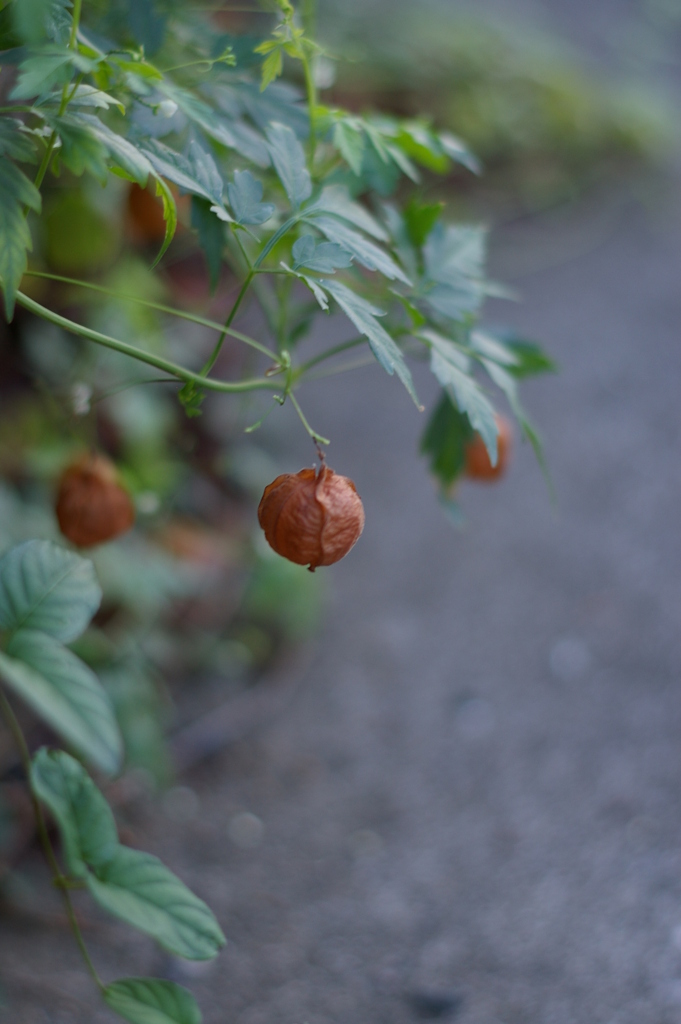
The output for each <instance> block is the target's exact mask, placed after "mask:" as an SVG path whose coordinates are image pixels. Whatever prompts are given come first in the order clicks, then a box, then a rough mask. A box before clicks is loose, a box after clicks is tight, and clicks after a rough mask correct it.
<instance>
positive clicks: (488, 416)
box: [417, 330, 499, 466]
mask: <svg viewBox="0 0 681 1024" xmlns="http://www.w3.org/2000/svg"><path fill="white" fill-rule="evenodd" d="M417 336H418V337H419V338H421V339H422V340H423V341H425V342H426V344H427V345H428V346H429V347H430V350H431V357H430V368H431V370H432V371H433V374H434V375H435V377H436V378H437V379H438V381H439V382H440V384H441V385H442V386H443V387H444V388H446V389H447V390H448V391H449V393H450V394H451V395H452V396H453V397H454V399H455V400H456V404H457V406H458V408H459V410H460V411H461V412H465V413H466V414H467V416H468V419H469V420H470V422H471V426H472V427H473V429H474V430H477V431H478V433H479V434H480V435H481V437H482V439H483V441H484V442H485V447H486V448H487V451H488V452H489V457H490V459H491V462H492V465H493V466H494V465H496V461H497V434H498V432H499V431H498V427H497V422H496V417H495V412H494V407H493V406H492V404H491V402H490V401H489V399H488V398H487V396H486V395H485V393H484V391H483V390H482V388H481V387H480V385H479V384H478V382H477V381H476V380H475V378H474V377H472V376H471V374H470V372H469V364H468V360H467V358H466V356H465V355H464V354H463V353H462V352H461V351H460V350H459V349H458V348H457V347H456V346H455V345H454V344H453V342H451V341H450V340H449V339H448V338H443V337H442V335H440V334H437V333H436V332H435V331H431V330H421V331H419V333H418V335H417Z"/></svg>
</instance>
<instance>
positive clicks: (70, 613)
mask: <svg viewBox="0 0 681 1024" xmlns="http://www.w3.org/2000/svg"><path fill="white" fill-rule="evenodd" d="M101 600H102V591H101V589H100V586H99V583H98V582H97V577H96V576H95V570H94V567H93V565H92V562H90V561H88V560H87V559H86V558H81V557H80V556H79V555H74V554H73V553H72V552H70V551H65V550H64V548H60V547H58V546H57V545H56V544H53V543H52V542H51V541H48V540H29V541H26V542H25V543H23V544H18V545H16V547H13V548H11V549H10V550H9V551H8V552H7V553H6V554H4V555H3V556H2V558H0V629H4V630H9V631H12V632H14V631H15V630H18V629H32V630H40V632H42V633H47V634H49V636H51V637H54V639H55V640H60V641H61V642H62V643H70V642H71V641H72V640H75V639H76V637H79V636H80V634H81V633H82V632H83V631H84V630H85V628H86V626H87V625H88V623H89V621H90V619H91V618H92V616H93V615H94V614H95V612H96V611H97V609H98V608H99V604H100V601H101Z"/></svg>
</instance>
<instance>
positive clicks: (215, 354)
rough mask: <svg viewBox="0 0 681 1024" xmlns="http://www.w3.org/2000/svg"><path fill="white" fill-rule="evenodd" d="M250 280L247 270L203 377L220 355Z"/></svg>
mask: <svg viewBox="0 0 681 1024" xmlns="http://www.w3.org/2000/svg"><path fill="white" fill-rule="evenodd" d="M252 280H253V271H252V270H249V272H248V274H247V275H246V280H245V281H244V283H243V284H242V285H241V288H240V290H239V294H238V295H237V297H236V299H235V300H234V305H233V306H232V308H231V310H230V313H229V316H228V317H227V319H226V320H225V324H224V327H223V328H222V332H221V334H220V337H219V338H218V340H217V344H216V345H215V348H214V349H213V351H212V352H211V354H210V356H209V358H208V362H207V363H206V365H205V366H204V367H203V369H202V370H201V373H202V374H203V375H204V376H207V375H208V374H209V373H210V371H211V370H212V369H213V367H214V366H215V363H216V361H217V358H218V356H219V355H220V350H221V348H222V346H223V344H224V340H225V338H226V337H227V332H228V330H229V328H230V327H231V324H232V321H233V319H234V317H235V316H236V314H237V311H238V309H239V306H240V305H241V302H242V300H243V298H244V296H245V294H246V292H247V291H248V289H249V287H250V284H251V281H252Z"/></svg>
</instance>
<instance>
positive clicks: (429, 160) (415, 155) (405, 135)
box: [396, 121, 450, 174]
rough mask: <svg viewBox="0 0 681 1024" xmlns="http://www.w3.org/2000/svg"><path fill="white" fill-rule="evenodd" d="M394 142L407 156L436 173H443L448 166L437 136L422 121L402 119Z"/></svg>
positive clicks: (447, 160)
mask: <svg viewBox="0 0 681 1024" xmlns="http://www.w3.org/2000/svg"><path fill="white" fill-rule="evenodd" d="M396 143H397V145H398V146H399V148H400V149H401V150H402V152H403V153H405V154H406V155H407V156H408V157H411V158H412V159H413V160H417V161H418V162H419V163H420V164H422V165H423V166H424V167H427V168H428V170H430V171H435V173H436V174H444V173H445V172H446V170H447V168H448V167H449V166H450V164H449V159H448V157H447V156H446V154H445V152H444V149H443V147H442V145H441V144H440V139H439V137H438V136H437V135H436V134H435V132H433V131H431V129H430V128H429V126H428V125H427V124H426V123H425V122H423V121H402V122H401V123H400V125H399V130H398V131H397V137H396Z"/></svg>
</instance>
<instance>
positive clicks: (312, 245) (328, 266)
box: [292, 235, 352, 274]
mask: <svg viewBox="0 0 681 1024" xmlns="http://www.w3.org/2000/svg"><path fill="white" fill-rule="evenodd" d="M292 254H293V259H294V263H293V269H294V270H298V269H299V268H300V267H307V268H308V269H309V270H319V271H320V272H321V273H323V274H333V272H334V270H336V269H344V268H346V267H350V266H352V254H351V253H349V252H347V250H346V249H343V247H342V246H340V245H336V244H335V243H334V242H319V243H317V242H316V240H315V238H314V237H313V236H312V235H302V236H301V237H300V238H299V239H297V241H295V242H294V243H293V249H292Z"/></svg>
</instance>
